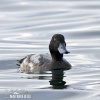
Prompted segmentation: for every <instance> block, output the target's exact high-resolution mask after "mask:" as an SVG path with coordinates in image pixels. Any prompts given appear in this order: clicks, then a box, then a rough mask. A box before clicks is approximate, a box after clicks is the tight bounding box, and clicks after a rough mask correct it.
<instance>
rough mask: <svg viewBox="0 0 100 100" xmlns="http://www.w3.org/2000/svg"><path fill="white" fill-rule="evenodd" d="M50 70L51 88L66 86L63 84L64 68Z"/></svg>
mask: <svg viewBox="0 0 100 100" xmlns="http://www.w3.org/2000/svg"><path fill="white" fill-rule="evenodd" d="M51 72H52V79H51V80H50V81H49V82H50V85H52V86H53V89H64V88H67V87H68V85H65V84H66V82H65V81H63V78H64V77H65V76H64V69H54V70H52V71H51Z"/></svg>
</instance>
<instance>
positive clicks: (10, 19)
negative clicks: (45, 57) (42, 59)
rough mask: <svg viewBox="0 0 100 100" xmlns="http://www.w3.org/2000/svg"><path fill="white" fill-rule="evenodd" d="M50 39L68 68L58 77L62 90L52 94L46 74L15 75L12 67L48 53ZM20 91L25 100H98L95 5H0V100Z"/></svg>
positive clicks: (47, 1) (31, 0)
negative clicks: (62, 50) (57, 41)
mask: <svg viewBox="0 0 100 100" xmlns="http://www.w3.org/2000/svg"><path fill="white" fill-rule="evenodd" d="M56 33H60V34H63V35H64V36H65V38H66V43H67V49H68V50H69V51H70V52H71V53H70V54H68V55H64V58H66V59H67V60H68V61H69V62H70V63H71V65H72V66H73V67H72V69H71V70H68V71H64V77H63V81H64V82H66V84H65V87H64V89H53V86H52V85H50V81H51V78H52V77H51V76H52V74H51V72H47V73H46V74H42V75H41V74H26V73H20V72H19V68H18V66H17V65H16V64H17V61H16V60H19V59H21V58H23V57H25V56H26V55H28V54H32V53H49V50H48V45H49V41H50V39H51V37H52V35H53V34H56ZM21 91H23V93H22V94H25V93H26V92H27V93H26V94H29V95H31V97H30V98H29V99H30V100H47V99H48V100H100V0H0V100H4V99H5V98H6V96H8V100H10V99H11V100H13V99H12V98H11V97H9V95H11V94H14V95H18V94H21V93H20V92H21ZM15 92H16V93H15ZM2 98H3V99H2ZM15 99H17V98H15ZM15 99H14V100H15ZM23 99H24V98H23Z"/></svg>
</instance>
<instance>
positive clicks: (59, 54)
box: [20, 34, 71, 73]
mask: <svg viewBox="0 0 100 100" xmlns="http://www.w3.org/2000/svg"><path fill="white" fill-rule="evenodd" d="M49 50H50V54H48V53H46V54H30V55H28V56H26V57H25V58H23V59H21V60H20V71H21V72H26V73H35V72H39V73H42V72H43V71H49V70H53V69H64V70H69V69H70V68H71V65H70V63H69V62H67V61H66V60H65V59H64V58H63V54H64V53H66V54H67V53H69V52H68V51H67V50H66V43H65V41H64V37H63V35H61V34H56V35H54V36H53V37H52V39H51V41H50V44H49Z"/></svg>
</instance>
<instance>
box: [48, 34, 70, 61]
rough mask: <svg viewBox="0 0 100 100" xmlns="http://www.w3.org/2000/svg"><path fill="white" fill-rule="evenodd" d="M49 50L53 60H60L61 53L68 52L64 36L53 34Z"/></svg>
mask: <svg viewBox="0 0 100 100" xmlns="http://www.w3.org/2000/svg"><path fill="white" fill-rule="evenodd" d="M49 50H50V53H51V56H52V58H53V59H55V60H62V58H63V54H68V53H70V52H68V51H67V49H66V42H65V38H64V36H63V35H61V34H55V35H53V36H52V39H51V41H50V44H49Z"/></svg>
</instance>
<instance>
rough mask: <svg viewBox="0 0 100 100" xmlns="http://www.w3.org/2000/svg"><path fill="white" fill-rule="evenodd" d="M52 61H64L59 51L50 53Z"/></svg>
mask: <svg viewBox="0 0 100 100" xmlns="http://www.w3.org/2000/svg"><path fill="white" fill-rule="evenodd" d="M50 53H51V56H52V59H53V60H56V61H61V60H62V59H63V54H60V53H59V51H50Z"/></svg>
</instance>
